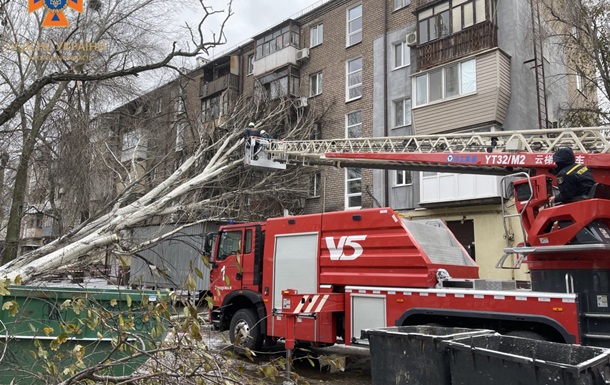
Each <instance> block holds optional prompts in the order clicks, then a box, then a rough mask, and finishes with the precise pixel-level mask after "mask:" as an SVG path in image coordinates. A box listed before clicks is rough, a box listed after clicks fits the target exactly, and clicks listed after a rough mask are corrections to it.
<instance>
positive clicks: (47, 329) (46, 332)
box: [42, 327, 55, 337]
mask: <svg viewBox="0 0 610 385" xmlns="http://www.w3.org/2000/svg"><path fill="white" fill-rule="evenodd" d="M42 330H44V334H45V335H46V336H47V337H48V336H50V335H51V333H53V332H54V331H55V329H53V328H51V327H47V328H44V329H42Z"/></svg>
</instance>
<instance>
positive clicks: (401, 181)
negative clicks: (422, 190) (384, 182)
mask: <svg viewBox="0 0 610 385" xmlns="http://www.w3.org/2000/svg"><path fill="white" fill-rule="evenodd" d="M412 183H413V179H412V176H411V171H407V170H396V173H395V174H394V186H396V187H398V186H408V185H410V184H412Z"/></svg>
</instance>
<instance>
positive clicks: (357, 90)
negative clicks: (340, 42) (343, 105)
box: [346, 58, 362, 101]
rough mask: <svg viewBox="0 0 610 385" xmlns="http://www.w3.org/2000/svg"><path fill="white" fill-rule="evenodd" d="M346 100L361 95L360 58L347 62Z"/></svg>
mask: <svg viewBox="0 0 610 385" xmlns="http://www.w3.org/2000/svg"><path fill="white" fill-rule="evenodd" d="M346 79H347V101H350V100H354V99H357V98H359V97H361V96H362V58H358V59H354V60H350V61H348V62H347V76H346Z"/></svg>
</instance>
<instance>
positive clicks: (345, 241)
mask: <svg viewBox="0 0 610 385" xmlns="http://www.w3.org/2000/svg"><path fill="white" fill-rule="evenodd" d="M365 239H366V235H349V236H347V235H344V236H342V237H341V238H339V243H338V244H337V245H335V240H334V238H333V237H326V247H327V248H328V251H329V252H330V259H331V260H332V261H353V260H354V259H356V258H358V257H359V256H361V255H362V252H363V251H364V250H362V246H361V245H360V243H358V241H364V240H365ZM345 247H351V248H352V249H354V252H353V253H352V254H350V255H347V254H345V252H344V248H345Z"/></svg>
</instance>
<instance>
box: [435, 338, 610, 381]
mask: <svg viewBox="0 0 610 385" xmlns="http://www.w3.org/2000/svg"><path fill="white" fill-rule="evenodd" d="M443 345H445V346H447V347H448V349H449V364H450V372H451V383H452V385H466V384H469V385H470V384H494V385H500V384H506V385H509V384H510V385H557V384H561V385H576V384H579V385H597V384H600V385H601V384H608V383H610V350H608V349H604V348H597V347H590V346H580V345H570V344H560V343H554V342H547V341H538V340H532V339H528V338H520V337H510V336H502V335H499V334H494V335H484V336H471V337H467V338H463V339H456V340H452V341H445V342H444V343H443Z"/></svg>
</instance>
